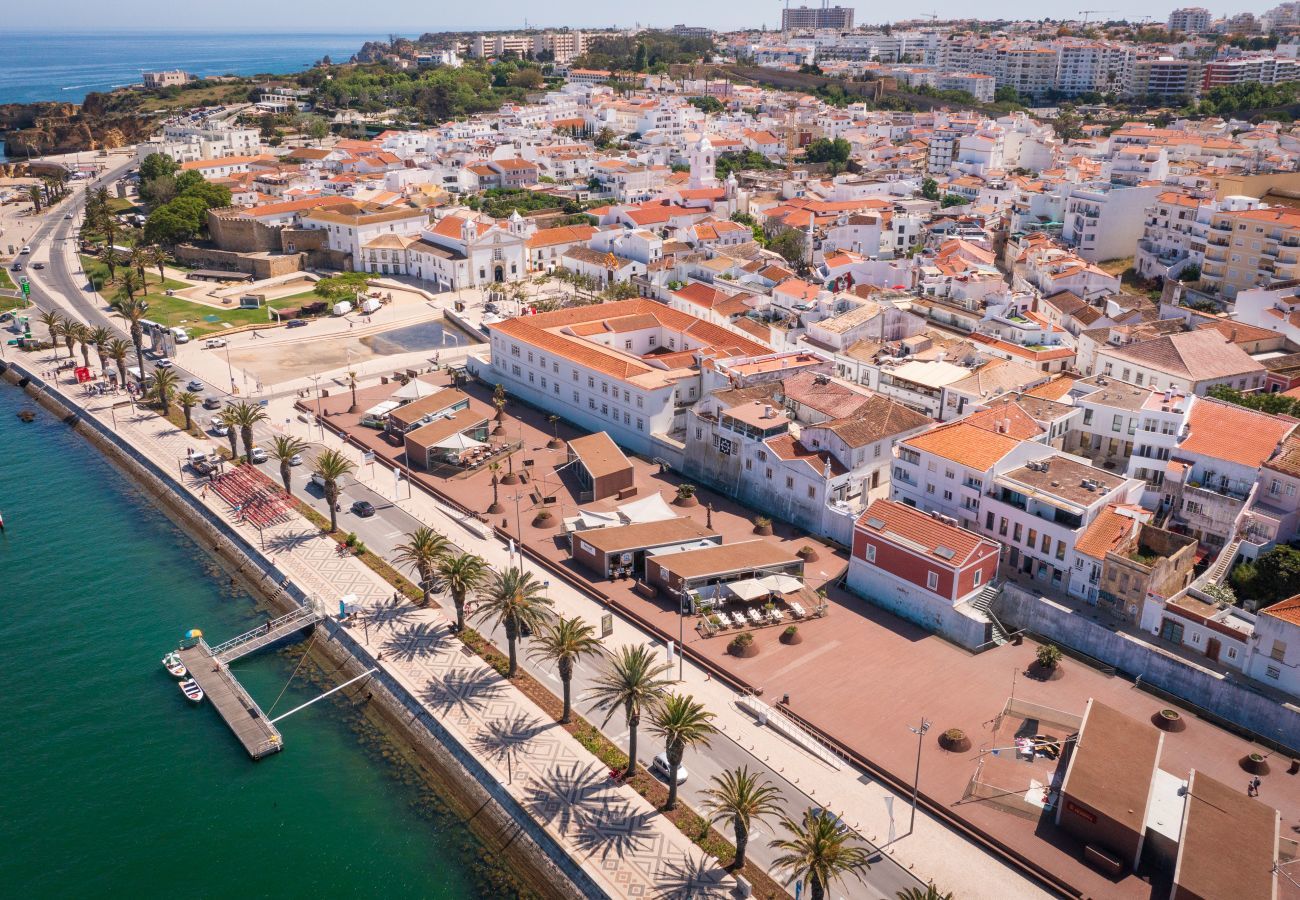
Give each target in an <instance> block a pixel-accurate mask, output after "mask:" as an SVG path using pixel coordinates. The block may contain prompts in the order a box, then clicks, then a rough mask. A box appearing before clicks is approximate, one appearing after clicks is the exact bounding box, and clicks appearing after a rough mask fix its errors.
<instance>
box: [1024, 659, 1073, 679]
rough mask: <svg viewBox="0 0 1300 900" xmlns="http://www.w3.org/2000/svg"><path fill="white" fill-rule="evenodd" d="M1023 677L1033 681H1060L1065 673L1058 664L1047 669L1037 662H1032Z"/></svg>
mask: <svg viewBox="0 0 1300 900" xmlns="http://www.w3.org/2000/svg"><path fill="white" fill-rule="evenodd" d="M1025 675H1026V676H1028V677H1029V678H1032V679H1033V680H1034V681H1060V680H1061V679H1062V678H1064V677H1065V672H1064V670H1063V668H1062V666H1061V664H1060V663H1057V664H1056V665H1054V666H1052V667H1051V668H1048V667H1047V666H1043V665H1040V664H1039V662H1038V660H1034V661H1033V662H1031V663H1030V664H1029V668H1028V669H1026V670H1025Z"/></svg>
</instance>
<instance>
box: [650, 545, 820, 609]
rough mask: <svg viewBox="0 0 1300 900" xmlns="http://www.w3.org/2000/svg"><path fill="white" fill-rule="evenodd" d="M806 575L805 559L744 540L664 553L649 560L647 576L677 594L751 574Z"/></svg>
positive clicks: (652, 582) (669, 591)
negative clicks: (736, 542)
mask: <svg viewBox="0 0 1300 900" xmlns="http://www.w3.org/2000/svg"><path fill="white" fill-rule="evenodd" d="M774 573H781V574H788V575H798V576H802V575H803V560H802V559H800V558H799V557H798V556H796V555H794V554H793V553H791V552H790V551H788V550H786V549H785V548H784V547H781V546H779V545H777V544H771V543H768V542H767V541H742V542H741V543H739V544H726V545H724V546H718V547H706V548H704V549H697V550H684V551H682V552H679V553H663V554H659V555H656V556H655V557H653V558H652V559H649V560H647V561H646V580H647V581H649V582H650V583H651V584H653V585H655V586H656V587H659V588H660V589H663V590H666V591H667V592H668V593H669V594H670V595H672V596H677V595H679V594H680V593H681V592H682V591H683V590H686V591H693V590H698V589H700V588H701V587H704V586H708V585H717V584H724V583H726V582H728V581H736V580H739V579H741V578H749V577H750V576H752V575H755V574H759V575H770V574H774Z"/></svg>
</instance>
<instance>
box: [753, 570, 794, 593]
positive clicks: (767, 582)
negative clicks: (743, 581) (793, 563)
mask: <svg viewBox="0 0 1300 900" xmlns="http://www.w3.org/2000/svg"><path fill="white" fill-rule="evenodd" d="M756 580H757V581H758V583H759V585H761V586H762V588H763V590H765V591H767V592H769V593H779V594H793V593H794V592H795V591H797V590H799V589H800V588H802V587H803V582H802V581H800V580H799V579H798V578H795V577H794V576H793V575H765V576H763V577H762V578H759V579H756Z"/></svg>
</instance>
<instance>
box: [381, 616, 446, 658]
mask: <svg viewBox="0 0 1300 900" xmlns="http://www.w3.org/2000/svg"><path fill="white" fill-rule="evenodd" d="M441 632H442V629H440V628H439V627H438V626H436V625H433V624H431V623H429V622H421V623H419V624H418V625H407V626H406V627H405V628H403V629H402V630H401V631H399V632H397V633H396V634H394V635H393V636H392V637H390V638H389V639H388V640H386V641H385V642H384V647H383V650H384V653H385V654H387V655H388V656H391V657H394V658H396V659H399V660H402V661H405V662H411V661H413V660H416V659H419V658H421V657H424V656H430V655H432V653H433V650H434V648H435V647H436V646H437V645H438V642H439V641H440V640H442V637H443V635H442V633H441Z"/></svg>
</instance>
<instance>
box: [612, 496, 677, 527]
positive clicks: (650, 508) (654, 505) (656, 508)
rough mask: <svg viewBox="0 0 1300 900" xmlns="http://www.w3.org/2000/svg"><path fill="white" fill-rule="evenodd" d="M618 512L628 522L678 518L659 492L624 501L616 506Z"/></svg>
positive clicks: (660, 520)
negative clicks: (629, 501)
mask: <svg viewBox="0 0 1300 900" xmlns="http://www.w3.org/2000/svg"><path fill="white" fill-rule="evenodd" d="M618 514H619V515H620V516H621V517H622V518H623V519H624V520H625V521H626V522H627V523H628V524H632V523H634V522H663V521H665V520H667V519H676V518H678V517H679V516H678V513H677V511H676V510H674V509H673V508H672V507H671V506H669V505H668V502H667V501H666V500H664V498H663V497H662V496H661V495H659V494H651V495H650V496H648V497H643V498H641V499H640V500H633V501H632V502H631V503H624V504H623V505H622V506H620V507H619V508H618Z"/></svg>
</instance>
